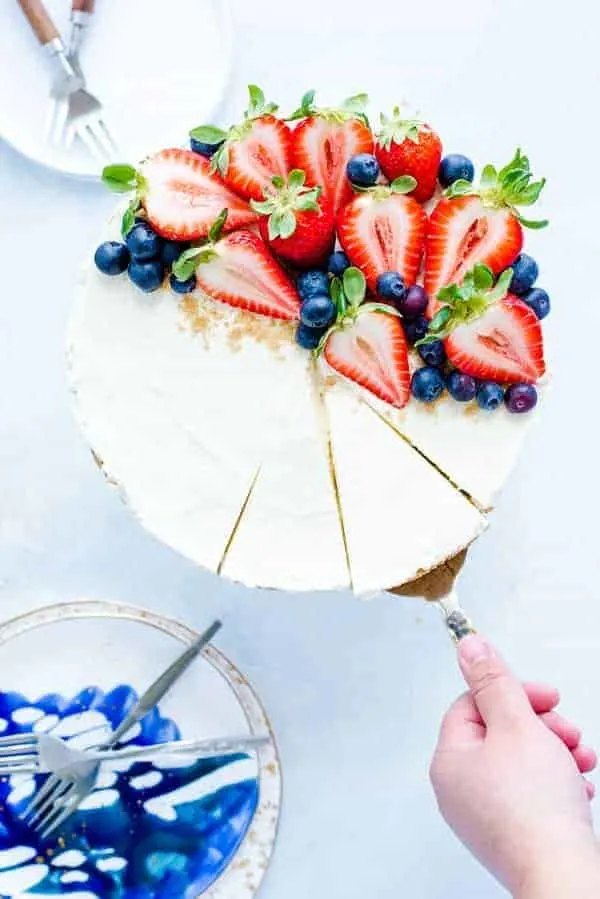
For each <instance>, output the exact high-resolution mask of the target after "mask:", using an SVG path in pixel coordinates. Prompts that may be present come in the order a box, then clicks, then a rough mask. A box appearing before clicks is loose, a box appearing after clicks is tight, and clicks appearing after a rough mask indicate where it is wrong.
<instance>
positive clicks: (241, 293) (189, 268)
mask: <svg viewBox="0 0 600 899" xmlns="http://www.w3.org/2000/svg"><path fill="white" fill-rule="evenodd" d="M226 218H227V211H226V210H223V211H222V213H221V215H220V216H219V217H218V219H217V220H216V222H215V223H214V224H213V226H212V228H211V231H210V234H209V242H208V243H205V244H203V245H202V246H200V247H192V248H191V249H189V250H185V251H184V252H183V253H182V254H181V256H180V257H179V259H178V260H177V262H176V263H175V265H174V266H173V272H174V274H175V277H177V278H179V279H180V280H182V281H185V280H187V278H189V277H191V275H192V274H194V273H195V274H196V283H197V285H198V287H199V288H200V289H201V290H202V291H204V293H205V294H207V295H208V296H209V297H212V299H213V300H220V301H221V302H222V303H227V304H228V305H229V306H236V307H237V308H239V309H245V310H246V311H248V312H255V313H257V314H259V315H268V316H270V317H271V318H282V319H286V320H288V321H294V320H296V319H297V318H299V315H300V297H299V296H298V292H297V291H296V288H295V286H294V284H293V282H292V280H291V279H290V277H289V276H288V275H287V274H286V272H285V271H284V270H283V269H282V267H281V266H280V265H279V263H278V262H277V260H276V259H274V257H273V256H272V255H271V253H270V252H269V248H268V247H267V245H266V244H265V242H264V241H263V240H262V238H261V237H259V235H258V234H255V233H254V232H252V231H246V230H244V229H242V230H240V231H234V232H233V233H232V234H228V235H227V236H226V237H223V238H221V237H220V234H221V231H222V229H223V225H224V223H225V220H226Z"/></svg>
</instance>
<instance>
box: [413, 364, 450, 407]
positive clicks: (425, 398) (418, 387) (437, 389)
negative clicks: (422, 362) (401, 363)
mask: <svg viewBox="0 0 600 899" xmlns="http://www.w3.org/2000/svg"><path fill="white" fill-rule="evenodd" d="M445 386H446V385H445V384H444V378H443V377H442V375H441V374H440V372H439V371H438V370H437V368H433V367H432V366H430V365H426V366H425V368H418V369H417V370H416V372H415V373H414V375H413V376H412V381H411V385H410V389H411V390H412V395H413V396H414V397H415V398H416V399H418V400H421V402H422V403H432V402H433V401H434V400H437V398H438V397H439V396H441V395H442V393H443V392H444V388H445Z"/></svg>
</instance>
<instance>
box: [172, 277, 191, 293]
mask: <svg viewBox="0 0 600 899" xmlns="http://www.w3.org/2000/svg"><path fill="white" fill-rule="evenodd" d="M169 284H170V285H171V290H172V291H173V292H174V293H180V294H186V293H191V292H192V291H193V290H195V289H196V275H190V277H189V278H187V279H186V280H185V281H180V280H179V278H176V277H175V275H171V276H170V278H169Z"/></svg>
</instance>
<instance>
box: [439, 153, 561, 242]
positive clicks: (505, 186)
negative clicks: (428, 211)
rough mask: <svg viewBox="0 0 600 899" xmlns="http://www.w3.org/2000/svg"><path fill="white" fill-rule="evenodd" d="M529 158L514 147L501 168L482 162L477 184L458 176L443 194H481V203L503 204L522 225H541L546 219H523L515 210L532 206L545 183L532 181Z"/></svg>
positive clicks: (544, 223)
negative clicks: (513, 150) (483, 164)
mask: <svg viewBox="0 0 600 899" xmlns="http://www.w3.org/2000/svg"><path fill="white" fill-rule="evenodd" d="M532 178H533V175H532V172H531V167H530V165H529V159H528V157H527V156H524V155H523V153H522V152H521V150H520V149H517V151H516V152H515V155H514V156H513V158H512V159H511V160H510V162H508V163H507V164H506V165H505V166H504V168H501V169H500V171H497V170H496V168H495V167H494V166H493V165H486V166H485V167H484V169H483V171H482V173H481V179H480V183H479V187H478V188H477V187H475V186H474V185H473V184H471V182H470V181H463V180H460V179H459V180H458V181H455V182H454V184H451V185H450V187H449V188H448V190H447V191H446V192H445V196H446V197H449V198H452V197H465V196H469V195H476V196H479V197H481V202H482V203H483V205H484V206H489V207H491V208H493V209H500V208H502V207H507V208H508V209H510V210H511V212H512V213H513V215H514V216H515V217H516V218H517V219H518V220H519V221H520V222H521V224H522V225H523V226H524V227H525V228H535V229H539V228H545V227H546V226H547V224H548V221H547V220H546V219H543V220H541V221H537V220H532V219H526V218H524V217H523V216H522V215H521V213H520V212H519V210H518V208H517V207H519V206H533V204H534V203H536V202H537V201H538V199H539V196H540V194H541V192H542V190H543V188H544V185H545V184H546V179H545V178H541V179H540V180H539V181H532V180H531V179H532Z"/></svg>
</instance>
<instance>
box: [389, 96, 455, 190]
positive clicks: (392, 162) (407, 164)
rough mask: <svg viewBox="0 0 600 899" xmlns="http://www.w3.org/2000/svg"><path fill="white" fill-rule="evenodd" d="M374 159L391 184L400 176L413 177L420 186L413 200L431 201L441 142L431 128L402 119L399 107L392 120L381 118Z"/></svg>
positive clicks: (435, 182) (435, 181)
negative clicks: (375, 158)
mask: <svg viewBox="0 0 600 899" xmlns="http://www.w3.org/2000/svg"><path fill="white" fill-rule="evenodd" d="M375 155H376V156H377V160H378V162H379V165H380V166H381V170H382V172H383V174H384V175H385V177H386V178H387V179H388V180H389V181H394V180H395V179H396V178H399V177H400V176H401V175H412V177H413V178H415V179H416V182H417V186H416V187H415V189H414V190H413V191H411V196H412V197H414V198H415V200H417V201H418V202H419V203H426V202H427V200H430V199H431V198H432V196H433V194H434V193H435V189H436V186H437V176H438V169H439V167H440V161H441V158H442V142H441V140H440V139H439V137H438V135H437V134H436V133H435V131H433V129H432V128H430V127H429V125H426V124H425V123H424V122H419V121H417V120H415V119H402V118H401V116H400V110H399V109H398V107H397V106H396V108H395V109H394V112H393V115H392V117H391V118H388V117H387V116H385V115H383V114H382V115H381V130H380V131H379V132H378V134H377V138H376V142H375Z"/></svg>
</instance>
